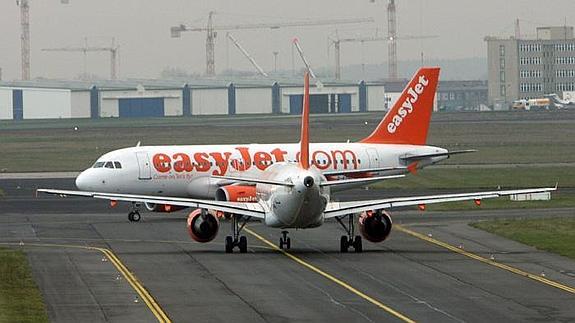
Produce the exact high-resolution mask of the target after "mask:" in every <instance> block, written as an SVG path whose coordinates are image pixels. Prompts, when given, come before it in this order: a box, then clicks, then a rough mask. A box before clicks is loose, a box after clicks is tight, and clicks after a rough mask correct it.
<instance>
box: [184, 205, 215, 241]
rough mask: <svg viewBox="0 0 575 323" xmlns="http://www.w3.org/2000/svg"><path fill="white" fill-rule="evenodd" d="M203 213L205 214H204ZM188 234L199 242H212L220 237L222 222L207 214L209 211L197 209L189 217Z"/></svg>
mask: <svg viewBox="0 0 575 323" xmlns="http://www.w3.org/2000/svg"><path fill="white" fill-rule="evenodd" d="M202 211H203V212H202ZM187 225H188V234H189V235H190V237H191V238H192V239H193V240H195V241H197V242H210V241H212V240H214V238H215V237H216V235H218V230H219V229H220V221H219V220H218V218H217V217H216V216H215V215H213V214H211V213H209V212H207V210H202V209H197V210H194V211H193V212H192V213H190V215H188V220H187Z"/></svg>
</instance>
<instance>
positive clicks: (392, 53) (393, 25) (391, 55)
mask: <svg viewBox="0 0 575 323" xmlns="http://www.w3.org/2000/svg"><path fill="white" fill-rule="evenodd" d="M387 57H388V59H387V65H388V66H387V73H388V76H389V78H390V79H392V80H396V79H397V19H396V17H395V0H389V3H388V4H387Z"/></svg>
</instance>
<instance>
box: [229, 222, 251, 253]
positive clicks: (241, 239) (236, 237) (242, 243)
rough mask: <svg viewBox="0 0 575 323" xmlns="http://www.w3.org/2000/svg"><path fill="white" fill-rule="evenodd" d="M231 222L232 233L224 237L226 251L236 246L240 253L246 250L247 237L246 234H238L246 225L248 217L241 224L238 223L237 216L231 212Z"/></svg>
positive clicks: (230, 250) (232, 250)
mask: <svg viewBox="0 0 575 323" xmlns="http://www.w3.org/2000/svg"><path fill="white" fill-rule="evenodd" d="M230 220H231V221H230V222H231V223H232V235H233V236H227V237H226V253H232V252H234V247H236V246H237V247H238V249H240V253H246V252H248V238H246V236H240V233H241V232H242V229H243V228H244V227H245V226H246V223H247V222H248V221H249V220H250V217H246V218H245V219H244V221H243V223H242V224H241V225H239V223H238V220H239V218H238V216H237V215H235V214H232V216H231V219H230Z"/></svg>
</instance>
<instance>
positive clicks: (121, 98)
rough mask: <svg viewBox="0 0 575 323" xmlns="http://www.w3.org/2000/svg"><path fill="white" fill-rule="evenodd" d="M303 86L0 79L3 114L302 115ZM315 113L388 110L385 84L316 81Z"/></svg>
mask: <svg viewBox="0 0 575 323" xmlns="http://www.w3.org/2000/svg"><path fill="white" fill-rule="evenodd" d="M302 101H303V86H302V84H300V83H297V82H293V81H289V80H288V81H286V80H284V81H274V82H270V83H263V82H261V81H260V82H254V81H249V80H248V81H242V80H239V81H234V82H229V81H225V80H193V81H164V80H125V81H95V82H84V81H57V80H44V79H39V80H33V81H14V82H0V119H4V120H6V119H14V120H22V119H58V118H108V117H119V118H130V117H162V116H194V115H225V114H227V115H235V114H299V113H301V105H302ZM310 101H311V102H310V105H311V112H312V113H351V112H367V111H380V110H385V109H386V107H387V103H386V96H385V86H384V84H383V83H367V82H364V81H361V82H359V83H341V82H326V83H325V84H322V83H319V82H318V83H316V84H312V87H311V99H310Z"/></svg>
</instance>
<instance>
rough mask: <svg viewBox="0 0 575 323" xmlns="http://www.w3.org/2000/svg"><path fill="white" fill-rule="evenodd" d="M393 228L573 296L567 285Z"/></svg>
mask: <svg viewBox="0 0 575 323" xmlns="http://www.w3.org/2000/svg"><path fill="white" fill-rule="evenodd" d="M393 228H394V229H397V230H398V231H400V232H403V233H405V234H408V235H410V236H412V237H415V238H417V239H421V240H424V241H427V242H429V243H432V244H434V245H437V246H440V247H442V248H445V249H448V250H450V251H453V252H456V253H458V254H460V255H463V256H466V257H469V258H471V259H474V260H477V261H479V262H482V263H484V264H487V265H491V266H494V267H497V268H500V269H503V270H506V271H509V272H511V273H514V274H517V275H519V276H523V277H526V278H529V279H532V280H535V281H538V282H540V283H543V284H545V285H548V286H551V287H555V288H558V289H561V290H563V291H566V292H568V293H571V294H575V288H573V287H570V286H567V285H563V284H561V283H558V282H556V281H553V280H550V279H547V278H544V277H541V276H539V275H535V274H532V273H528V272H526V271H523V270H521V269H518V268H515V267H511V266H509V265H505V264H503V263H500V262H497V261H495V260H491V259H487V258H484V257H481V256H479V255H476V254H474V253H471V252H468V251H465V250H463V249H460V248H457V247H455V246H452V245H450V244H448V243H446V242H443V241H439V240H437V239H433V238H431V237H428V236H426V235H423V234H421V233H418V232H415V231H412V230H409V229H407V228H405V227H403V226H401V225H398V224H396V225H394V226H393Z"/></svg>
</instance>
